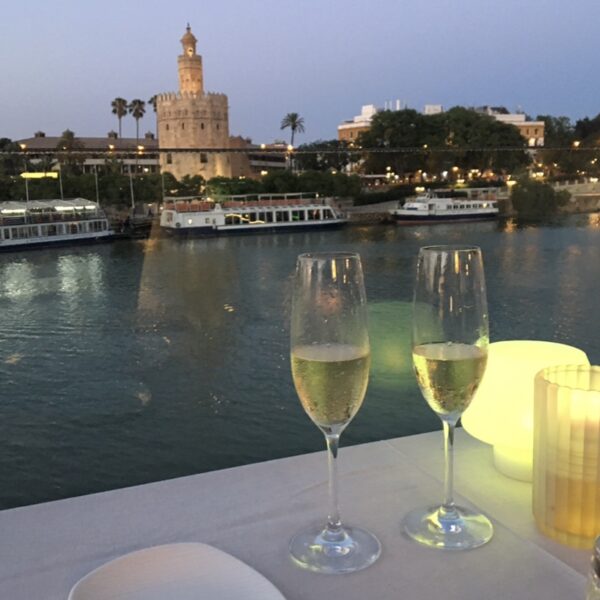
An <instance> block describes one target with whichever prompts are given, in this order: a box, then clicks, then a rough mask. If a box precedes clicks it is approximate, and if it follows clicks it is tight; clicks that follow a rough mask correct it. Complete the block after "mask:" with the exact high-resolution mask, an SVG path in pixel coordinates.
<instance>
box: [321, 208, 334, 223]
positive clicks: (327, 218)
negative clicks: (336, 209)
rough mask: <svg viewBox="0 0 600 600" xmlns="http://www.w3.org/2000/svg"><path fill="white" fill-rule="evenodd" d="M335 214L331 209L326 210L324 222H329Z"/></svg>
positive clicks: (324, 211)
mask: <svg viewBox="0 0 600 600" xmlns="http://www.w3.org/2000/svg"><path fill="white" fill-rule="evenodd" d="M333 218H334V217H333V213H332V212H331V209H330V208H324V209H323V220H329V219H333Z"/></svg>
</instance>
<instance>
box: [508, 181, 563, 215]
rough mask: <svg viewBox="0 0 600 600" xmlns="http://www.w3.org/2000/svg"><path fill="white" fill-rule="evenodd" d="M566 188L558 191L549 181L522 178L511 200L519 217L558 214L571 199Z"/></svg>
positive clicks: (512, 193) (515, 187)
mask: <svg viewBox="0 0 600 600" xmlns="http://www.w3.org/2000/svg"><path fill="white" fill-rule="evenodd" d="M569 197H570V194H569V192H567V191H565V190H561V191H560V192H557V191H556V190H555V189H554V188H553V187H552V186H551V185H550V184H549V183H543V182H541V181H535V180H533V179H529V178H524V179H520V180H519V181H518V183H517V185H515V186H514V187H513V189H512V192H511V200H512V204H513V207H514V209H515V210H516V211H517V213H518V215H519V217H526V218H539V217H548V216H552V215H554V214H556V213H557V212H558V209H559V208H560V207H562V206H564V205H565V204H566V203H567V202H568V201H569Z"/></svg>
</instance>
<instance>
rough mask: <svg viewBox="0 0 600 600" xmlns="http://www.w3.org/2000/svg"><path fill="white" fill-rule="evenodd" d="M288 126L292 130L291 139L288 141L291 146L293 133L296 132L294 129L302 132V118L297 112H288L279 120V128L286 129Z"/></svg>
mask: <svg viewBox="0 0 600 600" xmlns="http://www.w3.org/2000/svg"><path fill="white" fill-rule="evenodd" d="M288 127H289V128H290V129H291V131H292V139H291V141H290V144H291V145H292V146H293V145H294V135H295V134H296V131H297V132H298V133H304V119H303V118H302V117H301V116H300V115H299V114H298V113H295V112H291V113H288V114H287V115H285V117H283V119H282V120H281V127H280V129H287V128H288Z"/></svg>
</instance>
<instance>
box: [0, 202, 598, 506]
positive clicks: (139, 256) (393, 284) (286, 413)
mask: <svg viewBox="0 0 600 600" xmlns="http://www.w3.org/2000/svg"><path fill="white" fill-rule="evenodd" d="M438 243H465V244H476V245H479V246H481V247H482V250H483V255H484V262H485V269H486V277H487V285H488V299H489V310H490V327H491V338H492V340H504V339H543V340H554V341H561V342H564V343H568V344H573V345H576V346H578V347H580V348H582V349H584V350H585V351H586V352H587V353H588V356H589V358H590V361H591V362H592V363H595V364H600V335H599V334H600V325H599V316H600V313H599V312H598V306H599V304H600V215H598V214H595V215H581V216H575V217H568V218H564V219H562V220H559V221H556V222H553V223H546V224H537V225H519V224H518V223H515V222H514V221H505V222H499V223H477V224H475V223H472V224H452V225H435V226H415V227H396V226H368V227H347V228H345V229H342V230H338V231H335V232H334V231H329V232H300V233H294V234H289V235H288V234H279V235H270V234H269V235H260V236H245V237H232V238H224V237H221V238H213V239H197V240H192V241H180V240H169V239H156V240H154V239H151V240H148V241H134V242H127V241H122V242H115V243H112V244H105V245H98V246H93V247H79V248H63V249H49V250H36V251H29V252H22V253H14V254H4V255H2V256H0V382H1V391H0V416H1V418H0V448H1V451H0V482H1V484H2V485H0V507H1V508H7V507H13V506H18V505H23V504H31V503H34V502H40V501H45V500H52V499H58V498H64V497H68V496H74V495H79V494H85V493H90V492H96V491H101V490H107V489H113V488H118V487H124V486H128V485H134V484H139V483H144V482H148V481H155V480H160V479H166V478H170V477H177V476H181V475H187V474H192V473H198V472H202V471H206V470H211V469H220V468H224V467H230V466H234V465H239V464H244V463H249V462H255V461H261V460H266V459H271V458H277V457H282V456H289V455H292V454H298V453H302V452H309V451H314V450H320V449H322V447H323V440H322V436H321V434H320V433H319V432H318V431H317V429H316V427H315V426H314V425H313V424H312V423H311V422H310V421H309V419H308V417H306V415H305V414H304V413H303V411H302V409H301V407H300V404H299V402H298V400H297V398H296V395H295V392H294V389H293V384H292V381H291V377H290V372H289V358H288V344H289V341H288V320H289V309H290V294H291V277H292V273H293V270H294V264H295V259H296V256H297V255H298V254H299V253H301V252H306V251H314V250H320V251H327V250H346V251H350V250H351V251H358V252H359V253H360V254H361V256H362V259H363V265H364V270H365V278H366V287H367V296H368V299H369V311H370V333H371V342H372V348H373V362H372V370H371V380H370V384H369V389H368V391H367V396H366V399H365V403H364V405H363V407H362V409H361V411H360V412H359V414H358V415H357V417H356V418H355V420H354V422H353V423H352V424H351V425H350V426H349V427H348V429H347V430H346V432H345V433H344V436H343V438H342V445H344V444H346V445H347V444H352V443H358V442H366V441H371V440H377V439H383V438H389V437H395V436H401V435H408V434H413V433H417V432H423V431H429V430H432V429H437V428H439V422H438V420H437V417H435V416H434V415H433V413H431V411H430V409H429V408H428V407H427V405H426V404H425V402H424V401H423V400H422V398H421V396H420V394H419V392H418V389H417V387H416V384H415V382H414V379H413V375H412V372H411V366H410V354H409V344H410V300H411V295H412V281H413V276H414V268H415V259H416V255H417V252H418V248H419V247H420V246H422V245H427V244H438Z"/></svg>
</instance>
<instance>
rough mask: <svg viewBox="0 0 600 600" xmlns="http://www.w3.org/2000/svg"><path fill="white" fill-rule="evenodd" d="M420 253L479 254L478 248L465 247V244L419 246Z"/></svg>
mask: <svg viewBox="0 0 600 600" xmlns="http://www.w3.org/2000/svg"><path fill="white" fill-rule="evenodd" d="M421 252H481V247H480V246H467V245H465V244H439V245H432V246H421V247H420V248H419V253H421Z"/></svg>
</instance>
